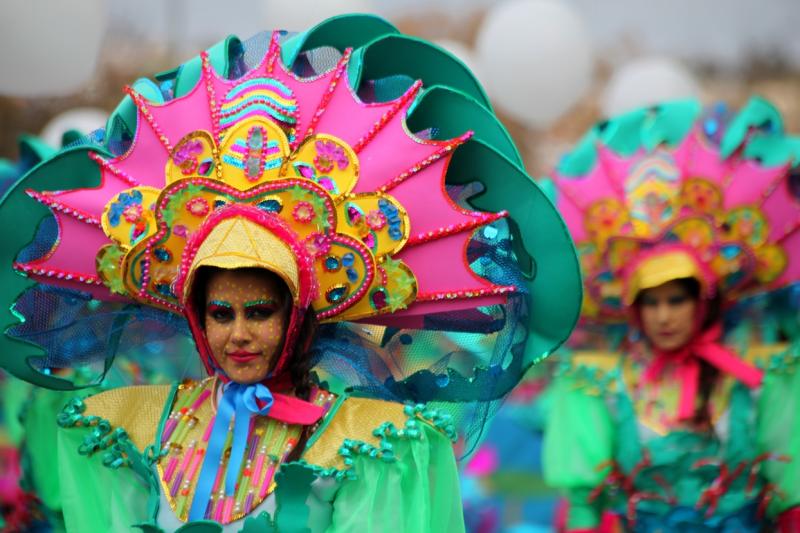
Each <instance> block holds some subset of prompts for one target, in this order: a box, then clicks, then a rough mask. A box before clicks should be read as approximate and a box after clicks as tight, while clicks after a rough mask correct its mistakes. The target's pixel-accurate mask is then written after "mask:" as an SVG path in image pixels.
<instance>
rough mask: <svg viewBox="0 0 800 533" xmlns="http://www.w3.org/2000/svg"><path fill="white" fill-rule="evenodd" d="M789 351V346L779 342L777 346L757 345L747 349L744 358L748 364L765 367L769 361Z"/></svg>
mask: <svg viewBox="0 0 800 533" xmlns="http://www.w3.org/2000/svg"><path fill="white" fill-rule="evenodd" d="M788 350H789V344H788V343H785V342H779V343H775V344H756V345H754V346H750V347H748V348H747V351H746V352H745V353H744V354H743V358H744V360H745V361H747V362H748V363H751V364H754V365H757V366H761V367H764V366H766V365H767V364H768V363H769V360H770V359H772V358H773V357H775V356H776V355H782V354H785V353H786V352H787V351H788Z"/></svg>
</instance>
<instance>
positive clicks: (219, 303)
mask: <svg viewBox="0 0 800 533" xmlns="http://www.w3.org/2000/svg"><path fill="white" fill-rule="evenodd" d="M212 305H215V306H217V307H224V308H225V309H233V306H232V305H231V304H229V303H228V302H226V301H224V300H211V301H210V302H208V306H207V307H211V306H212Z"/></svg>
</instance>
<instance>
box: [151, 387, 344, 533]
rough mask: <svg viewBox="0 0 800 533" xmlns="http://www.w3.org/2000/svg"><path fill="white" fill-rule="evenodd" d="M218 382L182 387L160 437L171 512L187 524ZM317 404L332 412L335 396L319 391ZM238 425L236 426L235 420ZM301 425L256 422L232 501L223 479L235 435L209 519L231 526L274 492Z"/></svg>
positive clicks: (217, 481)
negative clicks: (277, 476) (276, 480)
mask: <svg viewBox="0 0 800 533" xmlns="http://www.w3.org/2000/svg"><path fill="white" fill-rule="evenodd" d="M215 384H216V380H215V379H207V380H205V381H203V382H187V383H184V384H182V385H181V388H180V390H179V391H178V394H177V395H176V398H175V402H174V404H173V407H172V411H171V412H170V415H169V417H168V418H167V421H166V423H165V425H164V430H163V432H162V436H161V458H160V459H159V462H158V473H159V478H160V479H161V488H162V490H163V491H164V494H165V495H166V498H167V501H168V502H169V504H170V507H171V508H172V510H173V511H174V513H175V515H176V516H177V517H178V519H180V520H181V521H184V522H185V521H186V520H187V519H188V514H189V509H190V508H191V504H192V499H193V497H194V492H195V488H196V485H197V479H198V477H199V475H200V470H201V467H202V464H203V459H204V457H205V453H206V449H207V446H208V440H209V438H210V436H211V428H212V427H213V425H214V416H215V410H214V408H213V396H214V390H215ZM310 397H311V398H312V402H313V403H315V404H317V405H322V406H324V407H325V409H326V410H327V409H328V408H329V407H330V405H331V404H332V403H333V400H334V398H335V397H334V395H332V394H330V393H328V392H327V391H322V390H318V389H316V390H314V391H312V394H311V396H310ZM231 423H232V424H233V421H231ZM301 432H302V426H300V425H288V424H285V423H283V422H279V421H277V420H275V419H272V418H268V417H261V416H259V417H254V418H253V422H252V423H251V427H250V431H249V434H248V439H247V448H246V449H245V460H244V462H243V463H242V467H241V472H240V474H239V478H238V481H237V484H236V490H235V492H234V494H233V496H225V486H224V485H225V484H224V479H225V477H226V472H227V466H228V458H229V456H230V448H231V437H230V435H232V434H233V432H232V431H231V432H230V433H229V436H228V440H227V441H226V443H225V448H224V450H225V451H224V452H223V456H222V457H223V458H222V461H221V462H220V465H219V467H218V470H217V475H216V478H215V482H214V488H213V490H212V493H211V499H210V500H209V502H208V507H207V508H206V513H205V518H207V519H210V520H215V521H217V522H220V523H222V524H227V523H230V522H233V521H235V520H239V519H241V518H242V517H244V516H246V515H247V514H249V513H250V511H252V510H253V509H254V508H256V507H257V506H258V505H259V504H260V503H261V502H262V501H263V500H264V499H265V498H266V497H267V496H268V495H269V494H270V493H271V492H272V491H273V490H274V488H275V481H274V477H275V474H276V472H277V471H278V469H279V468H280V465H281V464H282V463H283V462H284V461H285V460H286V458H287V457H288V456H289V454H290V453H291V451H292V450H293V449H294V447H295V446H296V445H297V441H298V439H299V438H300V435H301Z"/></svg>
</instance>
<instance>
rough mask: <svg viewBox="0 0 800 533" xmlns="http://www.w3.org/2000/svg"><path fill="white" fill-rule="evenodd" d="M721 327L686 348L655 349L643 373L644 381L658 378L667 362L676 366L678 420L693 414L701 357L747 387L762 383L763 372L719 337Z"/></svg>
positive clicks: (715, 325)
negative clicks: (671, 349)
mask: <svg viewBox="0 0 800 533" xmlns="http://www.w3.org/2000/svg"><path fill="white" fill-rule="evenodd" d="M721 337H722V326H721V325H720V324H719V323H717V324H714V325H713V326H711V327H710V328H708V329H707V330H705V331H704V332H703V333H701V334H700V335H697V336H695V338H694V339H693V340H692V341H691V342H689V344H687V345H686V346H684V347H683V348H680V349H678V350H673V351H662V350H655V358H654V359H653V361H652V362H651V363H650V365H649V366H648V367H647V369H646V370H645V372H644V375H643V377H644V381H645V382H646V383H653V382H656V381H658V380H659V379H660V378H661V376H662V374H663V372H664V370H665V369H666V367H667V366H668V365H675V366H677V371H678V378H679V379H680V382H681V393H680V401H679V403H678V413H677V415H678V416H677V419H678V420H688V419H691V418H692V416H694V413H695V404H696V401H697V391H698V389H699V385H700V360H701V359H702V360H704V361H706V362H707V363H709V364H711V365H712V366H714V367H715V368H717V369H718V370H719V371H720V372H722V373H725V374H729V375H731V376H733V377H734V378H736V379H737V380H739V381H740V382H742V383H744V384H745V385H747V386H748V387H750V388H751V389H752V388H755V387H758V386H759V385H760V384H761V381H762V380H763V378H764V373H763V372H762V371H761V370H759V369H758V368H756V367H754V366H752V365H750V364H748V363H746V362H745V361H743V360H742V359H741V358H740V357H739V356H738V355H737V354H736V353H735V352H733V351H731V350H729V349H728V348H726V347H725V346H723V345H722V344H720V342H719V340H720V338H721Z"/></svg>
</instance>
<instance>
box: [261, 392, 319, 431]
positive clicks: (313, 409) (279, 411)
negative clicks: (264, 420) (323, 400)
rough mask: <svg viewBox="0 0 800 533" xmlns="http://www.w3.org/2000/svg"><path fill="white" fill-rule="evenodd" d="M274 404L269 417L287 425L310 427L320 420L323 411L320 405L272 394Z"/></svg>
mask: <svg viewBox="0 0 800 533" xmlns="http://www.w3.org/2000/svg"><path fill="white" fill-rule="evenodd" d="M272 396H273V399H274V403H273V404H272V409H270V411H269V414H268V415H267V416H269V417H270V418H274V419H275V420H280V421H281V422H286V423H287V424H302V425H304V426H310V425H311V424H313V423H315V422H317V421H318V420H319V419H320V418H322V415H323V413H324V412H325V410H324V409H323V407H322V406H321V405H315V404H313V403H311V402H307V401H305V400H301V399H299V398H295V397H294V396H289V395H287V394H281V393H278V392H276V393H273V395H272Z"/></svg>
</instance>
